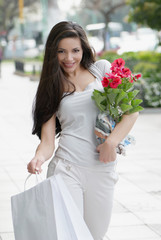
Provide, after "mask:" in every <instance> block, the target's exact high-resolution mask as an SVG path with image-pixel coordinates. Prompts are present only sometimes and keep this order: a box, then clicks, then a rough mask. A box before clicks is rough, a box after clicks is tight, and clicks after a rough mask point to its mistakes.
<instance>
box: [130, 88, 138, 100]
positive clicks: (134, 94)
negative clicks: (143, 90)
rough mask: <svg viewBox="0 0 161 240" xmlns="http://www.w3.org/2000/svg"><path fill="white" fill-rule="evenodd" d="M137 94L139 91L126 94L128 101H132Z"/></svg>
mask: <svg viewBox="0 0 161 240" xmlns="http://www.w3.org/2000/svg"><path fill="white" fill-rule="evenodd" d="M138 93H139V90H134V91H131V92H128V98H129V101H131V100H132V99H134V98H135V97H136V95H137V94H138Z"/></svg>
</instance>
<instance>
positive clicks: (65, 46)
mask: <svg viewBox="0 0 161 240" xmlns="http://www.w3.org/2000/svg"><path fill="white" fill-rule="evenodd" d="M82 56H83V49H82V46H81V42H80V39H79V38H64V39H62V40H61V41H60V42H59V45H58V61H59V64H60V66H61V67H62V68H63V70H64V71H65V72H66V73H68V74H71V73H74V72H76V71H77V69H78V68H79V67H80V62H81V60H82Z"/></svg>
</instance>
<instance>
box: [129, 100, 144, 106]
mask: <svg viewBox="0 0 161 240" xmlns="http://www.w3.org/2000/svg"><path fill="white" fill-rule="evenodd" d="M142 101H143V100H142V99H134V100H132V101H131V105H132V106H133V107H137V106H138V105H139V104H140V103H142Z"/></svg>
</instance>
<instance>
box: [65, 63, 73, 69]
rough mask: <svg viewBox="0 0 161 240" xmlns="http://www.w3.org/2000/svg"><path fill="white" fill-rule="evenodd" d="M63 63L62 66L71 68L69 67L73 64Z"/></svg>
mask: <svg viewBox="0 0 161 240" xmlns="http://www.w3.org/2000/svg"><path fill="white" fill-rule="evenodd" d="M63 65H64V67H66V68H71V67H73V66H74V63H64V64H63Z"/></svg>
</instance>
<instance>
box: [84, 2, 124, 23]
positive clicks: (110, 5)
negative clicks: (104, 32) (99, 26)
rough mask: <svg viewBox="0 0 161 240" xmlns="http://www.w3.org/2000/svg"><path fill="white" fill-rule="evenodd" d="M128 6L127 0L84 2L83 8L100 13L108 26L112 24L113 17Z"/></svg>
mask: <svg viewBox="0 0 161 240" xmlns="http://www.w3.org/2000/svg"><path fill="white" fill-rule="evenodd" d="M125 5H126V2H125V0H113V1H111V0H90V1H89V0H83V1H82V7H84V8H87V9H90V10H91V11H96V12H97V11H98V12H100V13H101V14H102V16H103V17H104V22H105V24H106V25H107V24H108V23H109V22H110V18H111V15H112V14H113V13H114V12H115V11H116V10H117V9H118V8H121V7H123V6H125Z"/></svg>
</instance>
